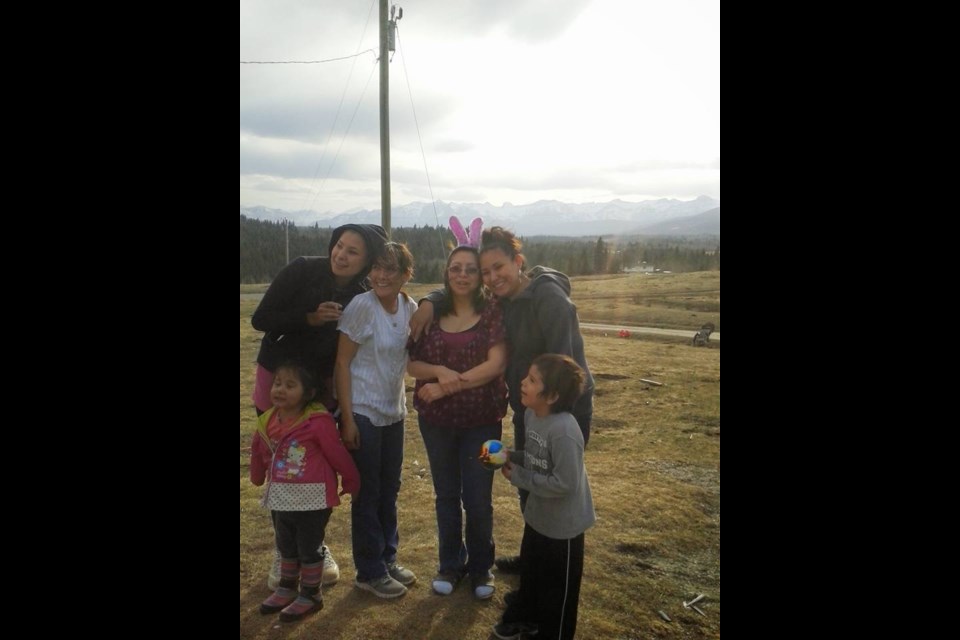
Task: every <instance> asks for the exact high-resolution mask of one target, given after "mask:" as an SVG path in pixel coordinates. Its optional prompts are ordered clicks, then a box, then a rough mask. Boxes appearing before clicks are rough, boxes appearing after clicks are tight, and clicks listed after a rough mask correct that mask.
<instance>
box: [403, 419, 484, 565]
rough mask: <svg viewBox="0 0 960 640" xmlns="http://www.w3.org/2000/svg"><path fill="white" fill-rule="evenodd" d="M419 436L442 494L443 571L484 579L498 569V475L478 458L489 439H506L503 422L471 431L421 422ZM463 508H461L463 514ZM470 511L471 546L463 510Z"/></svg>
mask: <svg viewBox="0 0 960 640" xmlns="http://www.w3.org/2000/svg"><path fill="white" fill-rule="evenodd" d="M420 434H421V435H422V436H423V444H424V446H426V448H427V457H428V458H429V459H430V474H431V475H432V476H433V490H434V492H435V493H436V494H437V500H436V507H437V534H438V537H439V541H440V549H439V551H440V571H455V572H459V571H462V570H463V569H464V567H466V570H467V572H468V573H470V575H482V576H485V575H486V574H487V571H489V570H490V567H492V566H493V558H494V555H495V552H496V549H495V546H494V542H493V476H494V474H495V473H496V472H494V471H490V470H488V469H484V468H483V465H481V464H480V460H479V459H478V456H479V454H480V447H481V445H482V444H483V443H484V442H486V441H487V440H499V439H500V436H501V435H503V425H502V423H500V422H497V423H495V424H489V425H480V426H476V427H468V428H462V429H461V428H454V427H440V426H436V425H431V424H428V423H426V422H424V421H423V420H422V419H420ZM461 504H462V509H461ZM464 510H465V511H466V512H467V530H466V534H467V535H466V538H467V541H466V545H464V542H463V511H464Z"/></svg>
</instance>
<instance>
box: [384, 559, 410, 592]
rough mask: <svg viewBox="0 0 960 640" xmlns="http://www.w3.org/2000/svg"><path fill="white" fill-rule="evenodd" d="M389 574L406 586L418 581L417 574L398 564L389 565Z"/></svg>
mask: <svg viewBox="0 0 960 640" xmlns="http://www.w3.org/2000/svg"><path fill="white" fill-rule="evenodd" d="M387 573H389V574H390V577H391V578H393V579H394V580H396V581H397V582H399V583H400V584H402V585H404V586H406V585H408V584H413V583H414V582H416V581H417V574H415V573H414V572H413V571H410V569H404V568H403V567H401V566H400V565H398V564H397V563H396V562H394V563H392V564H388V565H387Z"/></svg>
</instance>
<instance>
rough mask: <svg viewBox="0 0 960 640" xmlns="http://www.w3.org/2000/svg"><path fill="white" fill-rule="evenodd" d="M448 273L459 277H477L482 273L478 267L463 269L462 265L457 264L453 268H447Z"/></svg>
mask: <svg viewBox="0 0 960 640" xmlns="http://www.w3.org/2000/svg"><path fill="white" fill-rule="evenodd" d="M447 273H449V274H450V275H452V276H458V275H460V274H461V273H465V274H467V275H468V276H475V275H477V274H478V273H480V269H477V268H476V267H461V266H460V265H458V264H455V265H453V266H452V267H447Z"/></svg>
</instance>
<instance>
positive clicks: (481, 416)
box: [407, 234, 507, 599]
mask: <svg viewBox="0 0 960 640" xmlns="http://www.w3.org/2000/svg"><path fill="white" fill-rule="evenodd" d="M478 235H479V234H478ZM444 289H445V293H446V295H445V296H444V302H443V303H442V306H441V307H440V310H439V311H440V314H439V316H440V317H439V318H438V319H435V320H434V321H433V326H431V328H430V332H429V334H426V335H425V336H424V337H423V338H421V340H420V342H418V343H416V344H414V343H411V344H410V347H409V348H410V362H409V365H408V366H407V372H408V373H409V374H410V375H411V376H413V377H414V378H416V379H417V386H416V389H415V390H414V396H413V406H414V407H416V409H417V412H418V413H419V421H420V433H421V435H423V443H424V445H425V446H426V448H427V456H428V457H429V459H430V471H431V474H432V476H433V488H434V491H435V492H436V494H437V504H436V507H437V529H438V534H439V539H440V550H439V552H440V553H439V555H440V569H439V573H438V574H437V576H436V577H435V578H434V579H433V583H432V586H433V590H434V591H436V592H437V593H439V594H441V595H447V594H449V593H451V592H452V591H453V589H454V588H455V587H456V585H457V583H458V582H459V581H460V579H461V578H462V577H463V576H464V575H469V576H470V581H471V586H472V588H473V595H474V597H476V598H479V599H486V598H489V597H490V596H492V595H493V591H494V582H493V574H492V573H490V568H491V567H492V566H493V559H494V555H495V553H494V552H495V548H494V542H493V502H492V492H493V473H491V472H490V471H488V470H487V469H485V468H484V467H483V466H482V465H481V464H480V461H479V460H478V459H477V456H478V455H479V451H480V447H481V445H482V444H483V443H484V442H485V441H487V440H491V439H499V438H500V436H501V433H502V424H501V419H502V418H503V416H504V414H505V413H506V408H507V387H506V385H505V384H504V381H503V371H504V369H505V367H506V362H507V348H506V342H505V334H504V327H503V314H502V312H501V310H500V305H499V303H498V302H497V301H496V300H494V299H487V297H486V296H485V294H484V292H483V289H482V287H481V281H480V258H479V255H478V253H477V249H476V248H475V247H472V246H460V247H457V248H456V249H454V250H453V252H452V253H451V254H450V257H449V258H448V259H447V270H446V273H445V275H444ZM461 496H462V508H461ZM463 511H466V514H467V527H466V541H465V542H464V539H463V535H462V533H461V532H462V531H463Z"/></svg>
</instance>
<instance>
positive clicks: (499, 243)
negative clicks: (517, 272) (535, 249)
mask: <svg viewBox="0 0 960 640" xmlns="http://www.w3.org/2000/svg"><path fill="white" fill-rule="evenodd" d="M494 249H500V251H503V253H504V255H506V256H507V257H508V258H510V259H511V260H513V259H514V258H515V257H516V256H520V268H521V269H522V268H523V267H524V265H525V263H526V258H524V257H523V254H522V253H520V250H521V249H523V243H522V242H520V240H519V238H517V236H515V235H513V232H512V231H507V230H506V229H504V228H503V227H490V228H489V229H484V231H483V234H482V235H481V236H480V253H481V254H483V253H486V252H487V251H492V250H494Z"/></svg>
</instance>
